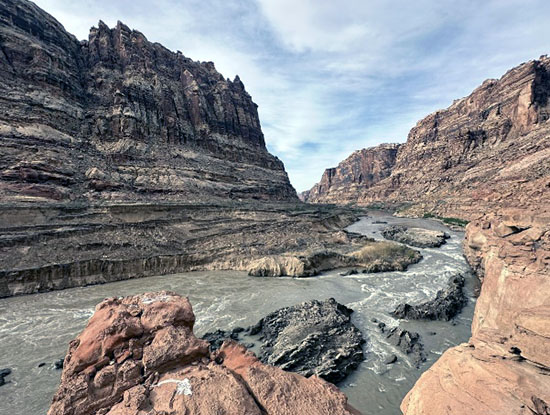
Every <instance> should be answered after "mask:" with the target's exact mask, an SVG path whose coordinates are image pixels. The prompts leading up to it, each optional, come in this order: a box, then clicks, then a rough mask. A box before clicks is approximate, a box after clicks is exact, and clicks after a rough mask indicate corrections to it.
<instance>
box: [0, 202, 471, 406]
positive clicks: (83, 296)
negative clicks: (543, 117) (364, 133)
mask: <svg viewBox="0 0 550 415" xmlns="http://www.w3.org/2000/svg"><path fill="white" fill-rule="evenodd" d="M380 221H384V222H388V223H389V224H405V225H409V226H417V227H423V228H426V229H436V230H446V231H447V232H449V233H450V234H451V239H450V240H448V242H447V244H445V245H443V246H442V247H441V248H427V249H420V251H421V252H422V255H423V256H424V259H423V260H422V261H420V262H419V263H418V264H415V265H412V266H410V267H409V269H408V270H407V271H405V272H384V273H378V274H359V275H351V276H347V277H342V276H340V275H339V273H340V272H341V270H337V271H331V272H327V273H325V274H323V275H322V276H319V277H314V278H304V279H292V278H256V277H249V276H247V275H246V274H245V273H243V272H234V271H216V272H212V271H209V272H191V273H182V274H175V275H166V276H159V277H151V278H142V279H136V280H128V281H121V282H115V283H110V284H105V285H96V286H90V287H83V288H75V289H69V290H64V291H56V292H51V293H45V294H36V295H31V296H23V297H14V298H8V299H3V300H0V368H4V367H9V368H12V371H13V372H12V374H11V375H9V376H8V377H7V380H10V381H11V382H10V383H8V384H6V385H4V386H2V387H0V415H44V414H45V413H46V412H47V409H48V407H49V404H50V401H51V398H52V396H53V394H54V392H55V390H56V389H57V387H58V385H59V379H60V375H61V371H59V370H55V369H54V368H53V366H52V364H53V362H54V361H55V360H57V359H59V358H61V357H63V356H64V354H65V352H66V350H67V346H68V343H69V341H70V340H71V339H73V338H74V337H75V336H77V335H78V333H80V332H81V331H82V329H83V328H84V327H85V325H86V322H87V320H88V318H89V317H90V316H91V315H92V313H93V310H94V307H95V305H96V304H97V303H99V302H100V301H102V300H103V299H104V298H106V297H113V296H127V295H133V294H138V293H142V292H146V291H157V290H172V291H175V292H177V293H179V294H182V295H186V296H188V297H189V298H190V300H191V303H192V305H193V309H194V311H195V314H196V317H197V322H196V326H195V333H196V334H198V335H199V336H200V335H202V334H203V333H205V332H206V331H210V330H214V329H217V328H222V329H228V328H233V327H235V326H245V327H246V326H248V325H251V324H254V323H256V322H257V321H258V320H259V319H260V318H262V317H263V316H265V315H266V314H268V313H270V312H272V311H274V310H276V309H278V308H281V307H285V306H289V305H293V304H296V303H299V302H302V301H305V300H309V299H320V300H322V299H326V298H329V297H334V298H336V300H337V301H339V302H341V303H343V304H346V305H347V306H348V307H350V308H352V309H353V310H355V313H354V314H353V322H354V323H355V325H357V327H358V328H359V329H360V330H361V331H362V332H363V334H364V336H365V338H366V339H367V343H366V345H365V352H366V360H365V361H364V362H363V363H362V364H361V365H360V367H359V368H358V369H357V370H356V371H355V372H354V373H353V374H352V375H351V376H349V377H348V378H347V379H346V380H345V381H344V382H343V383H342V384H340V385H339V386H340V388H341V389H342V390H343V391H344V392H345V393H346V395H347V396H348V397H349V400H350V402H351V404H352V405H354V406H355V407H356V408H357V409H359V410H360V411H361V412H362V413H363V414H365V415H371V414H372V415H374V414H376V415H397V414H400V413H401V412H400V411H399V404H400V402H401V400H402V399H403V397H404V396H405V394H406V393H407V391H408V390H409V389H410V388H411V387H412V386H413V384H414V382H415V381H416V380H417V379H418V377H419V376H420V374H421V373H422V372H423V371H425V370H426V369H427V368H429V367H430V366H431V364H432V363H433V362H434V361H435V360H437V358H438V357H439V356H440V355H441V353H442V352H443V351H445V350H446V349H448V348H449V347H451V346H453V345H456V344H459V343H462V342H464V341H467V340H468V338H469V336H470V324H471V321H472V316H473V309H474V302H475V298H474V295H473V293H474V288H475V287H474V285H475V282H476V280H475V277H473V276H472V275H471V274H470V272H469V267H468V265H467V263H466V261H465V259H464V257H463V255H462V249H461V242H462V239H463V236H464V235H463V233H461V232H454V231H449V230H448V229H446V227H444V226H443V225H442V224H440V223H438V222H435V221H432V220H426V219H404V218H395V217H392V216H389V215H387V214H385V213H383V212H371V213H369V217H367V218H363V219H361V220H360V221H359V222H356V223H355V224H353V225H351V226H350V227H349V228H348V229H349V230H350V231H354V232H360V233H363V234H366V235H368V236H371V237H374V238H376V239H382V238H381V236H380V229H381V228H382V227H384V226H386V225H385V224H380V223H376V222H380ZM373 222H374V223H373ZM453 272H462V273H463V274H464V275H465V276H466V281H467V282H466V293H467V296H468V305H467V306H466V307H465V308H464V309H463V311H462V313H461V314H460V315H459V316H458V318H457V319H456V321H455V322H454V323H452V322H428V321H426V322H401V326H402V327H405V328H407V329H409V330H414V331H417V332H419V333H420V334H421V336H422V341H423V343H424V348H425V351H426V354H427V357H428V361H427V362H426V363H425V364H423V365H422V366H421V367H420V368H419V369H416V368H415V367H414V366H413V365H411V364H410V363H409V360H408V359H407V357H406V356H405V355H403V354H402V353H400V352H399V351H398V350H397V349H395V348H394V347H393V346H391V345H389V344H388V343H387V342H386V340H385V337H384V335H383V334H381V333H380V332H379V330H378V328H377V326H376V324H375V323H373V322H372V321H371V320H372V319H377V320H378V321H382V322H384V323H386V325H387V326H395V325H398V324H399V323H400V322H399V321H398V320H395V319H393V318H392V317H390V316H389V314H388V313H389V312H390V311H392V310H393V309H394V308H395V307H396V306H397V305H398V304H399V303H402V302H404V301H406V302H408V303H411V304H414V303H418V302H422V301H426V300H428V299H431V298H433V297H434V296H435V293H436V292H437V291H438V290H439V289H442V288H444V287H445V286H446V283H447V280H448V277H449V275H450V273H453ZM433 332H435V333H437V334H435V335H434V334H433ZM389 354H396V355H397V356H398V361H397V363H395V364H393V365H386V364H384V360H385V358H386V357H387V356H388V355H389ZM43 362H45V363H46V365H44V366H42V367H38V365H39V364H40V363H43Z"/></svg>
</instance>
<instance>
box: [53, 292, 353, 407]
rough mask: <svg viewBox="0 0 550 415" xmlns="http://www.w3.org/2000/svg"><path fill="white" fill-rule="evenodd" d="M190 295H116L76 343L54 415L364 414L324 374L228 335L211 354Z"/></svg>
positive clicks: (100, 307)
mask: <svg viewBox="0 0 550 415" xmlns="http://www.w3.org/2000/svg"><path fill="white" fill-rule="evenodd" d="M194 322H195V316H194V314H193V311H192V308H191V305H190V303H189V301H188V300H187V299H186V298H182V297H180V296H179V295H177V294H175V293H172V292H167V291H162V292H158V293H148V294H143V295H137V296H133V297H126V298H109V299H106V300H105V301H103V302H102V303H101V304H99V305H98V306H97V307H96V311H95V313H94V315H93V316H92V318H91V319H90V321H89V322H88V325H87V327H86V328H85V329H84V331H83V332H82V333H81V334H80V335H79V336H78V337H77V338H76V339H75V340H73V341H71V343H70V345H69V351H68V353H67V356H66V357H65V362H64V369H63V374H62V377H61V385H60V387H59V390H58V391H57V393H56V394H55V396H54V398H53V402H52V405H51V407H50V409H49V411H48V414H49V415H62V414H63V415H88V414H89V415H92V414H101V415H106V414H109V415H130V414H132V415H145V414H168V413H169V414H173V415H180V414H181V415H183V414H186V415H191V414H197V415H199V414H200V415H209V414H212V415H214V414H220V413H225V414H243V415H244V414H247V415H248V414H258V415H265V414H281V415H282V414H289V415H290V414H297V413H303V414H306V413H307V414H327V415H329V414H341V415H352V414H359V412H357V411H356V410H355V409H353V408H351V407H350V406H349V405H348V404H347V399H346V397H345V395H344V394H343V393H342V392H340V391H339V390H338V389H337V388H336V387H335V386H334V385H331V384H329V383H327V382H325V381H324V380H322V379H319V378H318V377H315V376H314V377H311V378H309V379H306V378H304V377H302V376H300V375H297V374H294V373H287V372H284V371H282V370H280V369H277V368H274V367H271V366H267V365H264V364H263V363H261V362H260V361H259V360H258V359H257V358H256V357H255V356H254V355H253V354H252V353H250V352H247V351H246V349H245V348H244V346H241V345H238V344H236V343H234V342H226V343H224V345H223V346H222V348H221V349H220V351H219V352H217V353H216V354H214V355H211V354H210V352H209V345H208V342H206V341H204V340H199V339H197V338H196V337H195V336H194V334H193V325H194Z"/></svg>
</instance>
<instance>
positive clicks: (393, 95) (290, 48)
mask: <svg viewBox="0 0 550 415" xmlns="http://www.w3.org/2000/svg"><path fill="white" fill-rule="evenodd" d="M34 1H35V3H36V4H38V5H39V6H40V7H42V8H43V9H45V10H46V11H47V12H49V13H50V14H52V15H53V16H54V17H55V18H57V20H59V21H60V22H61V23H62V24H63V25H64V26H65V28H66V29H67V30H68V31H69V32H71V33H73V34H74V35H75V36H76V37H77V38H79V39H87V38H88V32H89V29H90V27H92V26H97V23H98V21H99V20H103V21H104V22H105V23H107V24H108V25H109V26H111V27H113V26H114V25H115V24H116V22H117V21H118V20H120V21H122V22H124V23H125V24H127V25H128V26H130V28H132V29H136V30H139V31H140V32H142V33H143V34H144V35H145V36H146V37H147V38H148V39H149V40H151V41H154V42H160V43H162V44H163V45H164V46H166V47H167V48H169V49H172V50H174V51H175V50H180V51H181V52H182V53H183V54H184V55H185V56H187V57H189V58H191V59H193V60H198V61H213V62H214V63H215V66H216V68H217V70H218V71H219V72H221V73H222V74H223V75H224V76H225V77H226V78H231V79H233V78H234V77H235V75H239V77H240V78H241V80H242V81H243V83H244V84H245V86H246V89H247V91H248V92H249V93H250V94H251V95H252V98H253V100H254V102H256V103H257V104H258V106H259V108H258V111H259V114H260V121H261V124H262V129H263V132H264V135H265V138H266V143H267V147H268V149H269V151H270V152H271V153H273V154H275V155H276V156H278V157H279V158H280V159H281V160H283V162H284V163H285V168H286V170H287V172H288V174H289V177H290V180H291V182H292V184H293V185H294V187H295V188H296V190H298V191H303V190H306V189H309V188H311V187H312V186H313V185H314V184H315V183H316V182H318V181H319V179H320V178H321V175H322V173H323V171H324V169H325V168H328V167H334V166H336V165H337V164H338V163H339V162H340V161H341V160H343V159H345V158H346V157H347V156H348V155H349V154H351V153H352V152H353V151H355V150H358V149H361V148H366V147H371V146H374V145H377V144H380V143H387V142H404V141H405V140H406V139H407V134H408V131H409V130H410V129H411V127H413V126H414V125H415V124H416V122H417V121H419V120H420V119H422V118H423V117H425V116H426V115H428V114H430V113H432V112H433V111H435V110H437V109H440V108H445V107H448V106H449V105H451V104H452V102H453V100H455V99H458V98H461V97H464V96H467V95H468V94H469V93H470V92H471V91H472V90H473V89H475V88H476V87H477V86H478V85H480V84H481V83H482V82H483V81H484V80H485V79H488V78H500V77H501V76H502V75H503V74H504V73H505V72H506V71H507V70H508V69H511V68H512V67H514V66H516V65H518V64H520V63H522V62H526V61H529V60H532V59H536V58H538V57H539V56H541V55H544V54H550V24H549V23H548V22H549V21H550V1H548V0H414V1H411V0H154V1H153V0H34Z"/></svg>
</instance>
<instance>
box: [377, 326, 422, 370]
mask: <svg viewBox="0 0 550 415" xmlns="http://www.w3.org/2000/svg"><path fill="white" fill-rule="evenodd" d="M386 339H388V341H389V342H390V344H392V345H394V346H396V347H397V348H399V349H400V350H401V351H402V352H403V353H405V354H406V355H407V356H409V358H410V359H411V361H412V363H413V364H414V365H415V366H416V367H419V366H420V365H421V364H422V363H424V362H425V361H426V355H425V353H424V345H423V344H422V342H421V340H420V334H418V333H416V332H411V331H408V330H405V329H402V328H400V327H394V328H392V329H390V330H389V331H388V333H387V334H386Z"/></svg>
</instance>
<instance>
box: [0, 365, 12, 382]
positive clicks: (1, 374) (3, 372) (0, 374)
mask: <svg viewBox="0 0 550 415" xmlns="http://www.w3.org/2000/svg"><path fill="white" fill-rule="evenodd" d="M9 374H11V369H9V368H5V369H0V386H3V385H5V384H6V383H8V382H9V381H7V382H6V376H8V375H9Z"/></svg>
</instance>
